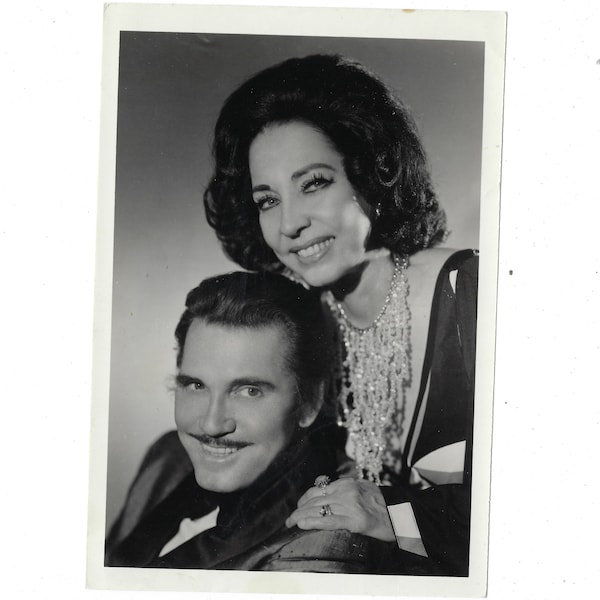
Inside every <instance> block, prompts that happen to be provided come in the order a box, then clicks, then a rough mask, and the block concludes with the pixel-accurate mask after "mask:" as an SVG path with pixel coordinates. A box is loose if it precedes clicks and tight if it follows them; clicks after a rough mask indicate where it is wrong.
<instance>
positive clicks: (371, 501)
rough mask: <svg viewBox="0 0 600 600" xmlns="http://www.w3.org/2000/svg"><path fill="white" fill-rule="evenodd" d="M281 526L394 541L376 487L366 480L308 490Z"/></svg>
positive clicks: (336, 483) (347, 481)
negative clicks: (328, 509) (328, 508)
mask: <svg viewBox="0 0 600 600" xmlns="http://www.w3.org/2000/svg"><path fill="white" fill-rule="evenodd" d="M327 506H329V507H330V512H331V514H329V511H327V509H326V508H325V507H327ZM322 513H325V514H324V515H323V514H322ZM285 524H286V525H287V527H293V526H294V525H297V526H298V527H299V528H300V529H327V530H332V529H346V530H348V531H350V532H352V533H361V534H363V535H366V536H368V537H372V538H377V539H378V540H383V541H385V542H393V541H394V540H395V539H396V537H395V535H394V530H393V529H392V523H391V521H390V517H389V515H388V512H387V508H386V506H385V501H384V499H383V495H382V494H381V492H380V491H379V488H378V487H377V486H376V485H375V484H374V483H372V482H370V481H363V480H356V479H351V478H342V479H338V480H337V481H334V482H333V483H330V484H329V485H327V486H326V487H323V488H318V487H312V488H310V489H309V490H308V491H307V492H306V493H305V494H304V495H303V496H302V497H301V498H300V500H299V501H298V508H297V509H296V510H295V511H294V512H293V513H292V514H291V515H290V516H289V517H288V519H287V521H286V522H285Z"/></svg>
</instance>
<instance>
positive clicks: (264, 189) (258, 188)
mask: <svg viewBox="0 0 600 600" xmlns="http://www.w3.org/2000/svg"><path fill="white" fill-rule="evenodd" d="M312 169H329V170H330V171H335V172H336V173H337V169H336V168H335V167H334V166H332V165H330V164H328V163H311V164H310V165H306V166H304V167H302V168H300V169H298V170H297V171H294V172H293V173H292V176H291V178H290V179H291V180H292V181H295V180H296V179H298V178H299V177H302V176H303V175H306V174H307V173H308V172H309V171H312ZM270 191H271V186H270V185H267V184H266V183H261V184H260V185H255V186H254V187H253V188H252V193H254V192H270Z"/></svg>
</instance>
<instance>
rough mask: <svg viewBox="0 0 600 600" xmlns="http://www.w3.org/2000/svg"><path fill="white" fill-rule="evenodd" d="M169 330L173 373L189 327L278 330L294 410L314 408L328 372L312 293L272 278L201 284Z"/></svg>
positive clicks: (223, 278) (325, 341)
mask: <svg viewBox="0 0 600 600" xmlns="http://www.w3.org/2000/svg"><path fill="white" fill-rule="evenodd" d="M185 305H186V309H185V311H184V312H183V314H182V315H181V318H180V320H179V323H178V325H177V327H176V329H175V338H176V340H177V367H178V368H179V367H181V361H182V359H183V350H184V347H185V340H186V337H187V333H188V330H189V328H190V325H191V323H192V321H194V320H195V319H200V320H202V321H204V322H205V323H208V324H212V325H221V326H223V327H228V328H231V329H239V328H249V329H260V328H264V327H281V328H282V330H283V332H284V334H285V339H286V342H287V348H286V349H285V350H284V349H283V348H282V353H283V355H284V359H285V364H286V366H287V368H288V369H289V371H290V373H292V375H293V376H294V377H295V380H296V386H297V388H298V391H299V405H300V406H305V405H313V406H314V405H315V404H316V403H317V402H318V400H319V397H318V395H319V389H322V388H321V384H322V383H323V382H324V381H325V379H326V378H327V377H328V375H329V373H330V371H331V362H330V361H331V360H332V351H331V346H330V345H331V336H330V335H328V333H327V331H328V329H327V324H326V321H325V316H324V313H323V308H322V305H321V300H320V298H319V296H318V294H316V293H315V292H313V291H311V290H307V289H305V288H304V287H302V286H301V285H300V284H297V283H294V282H292V281H289V280H288V279H286V278H285V277H283V276H281V275H275V274H272V273H266V272H262V273H245V272H241V271H240V272H235V273H228V274H225V275H219V276H217V277H212V278H209V279H205V280H204V281H203V282H202V283H200V285H199V286H197V287H195V288H194V289H193V290H191V291H190V292H189V293H188V295H187V298H186V302H185Z"/></svg>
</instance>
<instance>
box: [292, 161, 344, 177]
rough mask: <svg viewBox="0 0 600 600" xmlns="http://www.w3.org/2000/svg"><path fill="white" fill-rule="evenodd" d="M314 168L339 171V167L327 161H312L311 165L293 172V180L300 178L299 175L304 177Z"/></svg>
mask: <svg viewBox="0 0 600 600" xmlns="http://www.w3.org/2000/svg"><path fill="white" fill-rule="evenodd" d="M312 169H329V170H330V171H337V169H336V168H335V167H333V166H331V165H330V164H327V163H311V164H310V165H306V166H305V167H302V168H301V169H298V170H297V171H294V172H293V173H292V180H294V179H298V177H302V176H303V175H306V174H307V173H308V172H309V171H311V170H312Z"/></svg>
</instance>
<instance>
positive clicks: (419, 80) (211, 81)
mask: <svg viewBox="0 0 600 600" xmlns="http://www.w3.org/2000/svg"><path fill="white" fill-rule="evenodd" d="M319 52H325V53H329V52H335V53H340V54H344V55H347V56H350V57H353V58H355V59H357V60H359V61H361V62H362V63H363V64H365V65H366V66H368V67H369V68H371V69H372V70H373V71H375V72H376V73H378V74H379V75H380V76H381V77H382V78H383V79H384V80H385V81H386V82H388V83H389V84H390V85H391V86H392V87H393V88H395V89H396V91H397V92H398V93H399V95H400V96H401V97H402V98H403V100H404V101H405V102H406V104H407V105H408V106H409V108H410V109H411V110H412V112H413V114H414V116H415V119H416V121H417V124H418V126H419V129H420V132H421V135H422V139H423V142H424V145H425V148H426V150H427V152H428V155H429V158H430V162H431V168H432V172H433V179H434V182H435V185H436V189H437V191H438V194H439V197H440V200H441V202H442V204H443V206H444V208H445V209H446V212H447V214H448V221H449V227H450V229H451V231H452V234H451V236H450V238H449V240H448V242H447V245H448V246H451V247H456V248H461V247H477V246H478V231H479V201H480V171H481V133H482V115H483V65H484V63H483V60H484V45H483V44H482V43H478V42H457V41H429V40H390V39H357V38H314V37H292V36H286V37H280V36H250V35H214V34H203V33H198V34H176V33H146V32H123V33H122V34H121V45H120V69H119V101H118V130H117V178H116V195H115V228H114V288H113V312H112V318H113V321H112V341H111V384H110V407H109V439H108V473H107V525H108V526H110V524H111V523H112V522H113V520H114V518H115V517H116V515H117V513H118V510H119V508H120V506H121V504H122V502H123V500H124V498H125V494H126V492H127V488H128V486H129V483H130V482H131V480H132V478H133V476H134V475H135V472H136V470H137V467H138V465H139V463H140V461H141V459H142V457H143V454H144V452H145V450H146V449H147V447H148V446H149V444H150V443H151V442H152V441H154V440H155V439H156V438H157V437H158V436H159V435H160V434H161V433H163V432H165V431H167V430H169V429H173V427H174V422H173V385H172V382H173V375H174V372H175V354H174V346H175V344H174V337H173V330H174V328H175V325H176V322H177V320H178V318H179V315H180V314H181V311H182V310H183V306H184V300H185V295H186V293H187V291H188V290H189V289H191V288H192V287H194V286H195V285H197V284H198V283H199V282H200V280H202V279H203V278H204V277H207V276H210V275H214V274H217V273H221V272H224V271H230V270H232V269H234V268H235V265H233V263H231V262H230V261H228V259H227V258H226V257H225V256H224V254H223V253H222V251H221V248H220V246H219V244H218V242H217V240H216V237H215V235H214V233H213V231H212V230H211V229H210V228H209V227H208V226H207V224H206V222H205V218H204V209H203V206H202V193H203V190H204V187H205V185H206V183H207V181H208V180H209V178H210V174H211V157H210V144H211V139H212V127H213V125H214V122H215V120H216V117H217V114H218V111H219V109H220V107H221V105H222V103H223V101H224V100H225V98H226V97H227V95H228V94H229V93H230V92H231V91H233V89H234V88H235V86H236V85H237V84H239V83H241V82H242V81H243V80H245V79H246V78H247V77H248V76H250V75H251V74H253V73H255V72H256V71H258V70H260V69H262V68H264V67H266V66H269V65H271V64H275V63H277V62H279V61H281V60H284V59H286V58H288V57H290V56H303V55H307V54H313V53H319Z"/></svg>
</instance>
